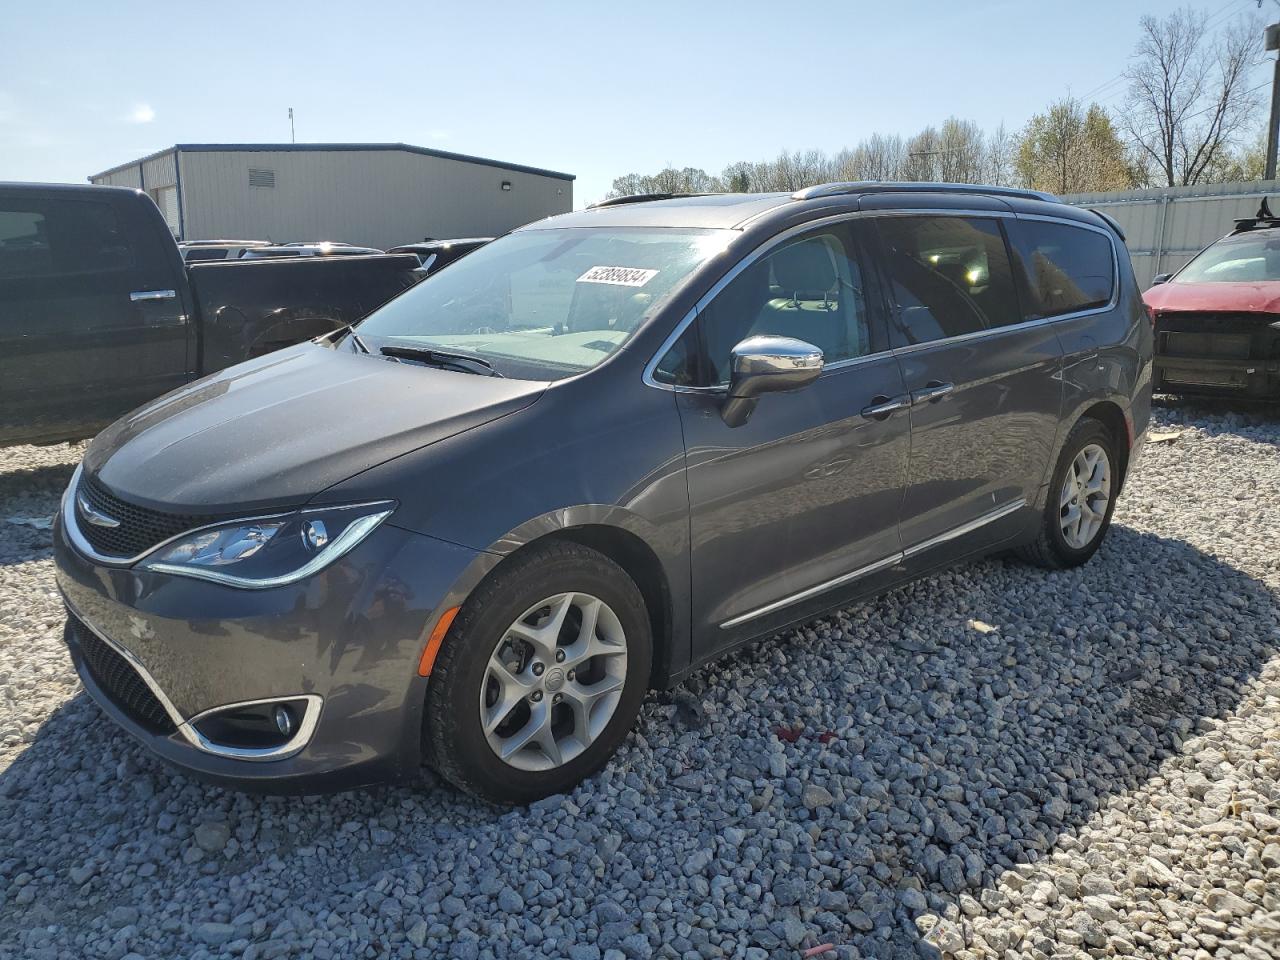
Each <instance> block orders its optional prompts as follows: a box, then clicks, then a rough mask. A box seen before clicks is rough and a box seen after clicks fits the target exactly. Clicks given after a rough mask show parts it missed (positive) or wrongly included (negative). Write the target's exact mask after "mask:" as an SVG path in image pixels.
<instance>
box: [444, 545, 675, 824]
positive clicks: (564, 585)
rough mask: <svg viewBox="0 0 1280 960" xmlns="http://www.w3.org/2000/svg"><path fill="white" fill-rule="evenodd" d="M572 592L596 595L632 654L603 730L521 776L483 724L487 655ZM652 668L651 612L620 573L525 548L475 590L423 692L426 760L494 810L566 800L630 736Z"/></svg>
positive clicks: (588, 555)
mask: <svg viewBox="0 0 1280 960" xmlns="http://www.w3.org/2000/svg"><path fill="white" fill-rule="evenodd" d="M568 592H580V593H586V594H590V595H591V596H594V597H597V598H599V599H600V600H603V601H604V603H605V604H607V605H608V606H609V607H610V608H611V609H612V611H613V612H614V614H616V616H617V618H618V622H619V623H620V624H621V626H622V628H623V631H624V633H625V636H626V649H627V662H626V676H625V679H624V681H623V688H622V695H621V697H620V699H619V701H618V703H617V706H616V707H615V708H614V712H613V716H612V717H611V718H610V719H609V721H608V723H607V724H606V725H605V727H604V728H603V730H601V731H600V733H599V735H598V736H597V737H596V738H595V740H594V741H592V742H591V744H590V745H589V746H588V747H587V748H586V749H585V750H584V751H583V752H582V753H580V754H579V755H578V756H576V757H574V758H573V759H571V760H569V761H568V762H566V763H564V764H563V765H561V766H558V767H554V768H552V769H550V770H541V771H534V770H521V769H517V768H516V767H513V766H511V765H509V764H508V763H506V762H505V761H503V760H502V759H500V758H499V757H498V755H497V754H496V753H494V751H493V749H492V748H491V747H490V746H489V742H488V740H487V739H486V738H485V734H484V730H483V728H482V726H481V722H480V714H479V710H480V696H481V690H482V686H483V684H485V682H486V679H485V678H486V672H487V669H488V663H489V657H490V656H491V654H493V652H494V649H495V648H496V647H497V645H498V643H499V641H500V640H501V639H502V638H503V636H504V635H505V634H506V632H507V629H508V628H509V627H510V626H511V624H513V623H514V622H515V621H516V619H517V618H519V617H520V615H521V614H522V613H524V612H525V611H527V610H529V609H530V608H531V607H532V606H533V605H534V604H538V603H540V602H541V601H542V600H544V599H546V598H548V597H552V596H555V595H556V594H560V593H568ZM652 662H653V638H652V633H651V628H650V621H649V612H648V610H647V608H646V607H645V603H644V598H643V597H642V596H641V594H640V590H639V588H638V587H637V586H636V584H635V582H634V581H633V580H632V579H631V578H630V577H629V576H627V574H626V572H625V571H624V570H623V569H622V568H621V567H620V566H618V565H617V564H616V563H614V562H613V561H612V560H610V559H609V558H608V557H606V556H605V555H604V554H602V553H600V552H598V551H596V550H592V549H590V548H588V547H584V546H581V545H579V544H576V543H570V542H567V541H550V542H547V543H545V544H541V545H535V546H532V547H529V548H526V549H525V550H524V551H522V552H521V553H519V554H517V555H516V556H514V557H512V558H511V559H510V560H508V561H506V562H504V563H503V564H502V565H501V566H499V567H498V568H497V569H496V570H495V571H494V572H493V573H492V574H491V575H490V576H489V577H488V578H487V579H486V580H485V581H484V582H483V583H482V584H481V585H480V586H479V587H478V588H477V589H476V590H475V592H474V593H473V594H472V595H471V596H470V597H469V598H468V599H467V602H466V603H465V604H464V605H463V607H462V609H461V610H460V611H459V612H458V616H457V618H456V619H455V620H454V622H453V624H452V626H450V628H449V632H448V634H447V635H446V636H445V639H444V643H443V644H442V645H441V648H440V652H439V654H438V655H437V657H436V661H435V664H434V666H433V668H432V671H431V680H430V682H429V684H428V686H427V703H426V710H425V714H424V717H423V731H422V734H423V746H424V759H425V760H426V762H427V763H428V764H429V765H430V766H432V767H433V768H434V769H435V770H436V771H437V772H439V773H440V774H441V775H442V776H443V777H445V779H447V780H448V781H449V782H450V783H452V784H453V785H454V786H456V787H458V788H459V789H461V790H464V791H466V792H467V793H470V794H472V795H473V796H476V797H479V798H481V799H483V800H488V801H491V802H493V803H503V804H524V803H530V802H532V801H534V800H538V799H540V798H542V797H548V796H552V795H553V794H557V793H565V792H567V791H568V790H570V789H572V788H573V787H574V786H575V785H577V784H578V783H579V782H580V781H582V780H583V779H585V778H587V777H589V776H591V775H592V774H594V773H596V772H597V771H599V770H600V769H601V768H602V767H604V765H605V764H606V763H608V761H609V758H610V757H611V756H613V753H614V751H615V750H617V748H618V746H619V744H621V743H622V741H623V739H624V738H625V737H626V735H627V733H628V731H629V730H630V729H631V727H632V725H633V724H634V723H635V719H636V716H637V714H638V713H639V712H640V705H641V703H642V702H643V700H644V697H645V694H646V692H647V690H648V685H649V672H650V666H651V664H652ZM549 674H550V671H548V675H549Z"/></svg>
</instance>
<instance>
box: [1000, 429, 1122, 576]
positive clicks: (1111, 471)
mask: <svg viewBox="0 0 1280 960" xmlns="http://www.w3.org/2000/svg"><path fill="white" fill-rule="evenodd" d="M1118 463H1119V461H1118V459H1117V457H1116V452H1115V439H1114V438H1113V437H1112V436H1111V431H1109V430H1108V429H1107V428H1106V427H1105V426H1104V425H1103V424H1102V423H1100V422H1098V421H1097V420H1092V419H1085V420H1081V421H1080V422H1079V423H1077V424H1076V425H1075V427H1074V428H1072V430H1071V433H1070V434H1069V435H1068V436H1067V442H1066V444H1065V445H1064V446H1063V448H1062V453H1061V455H1060V456H1059V458H1058V465H1057V469H1056V470H1054V473H1053V480H1052V482H1051V483H1050V484H1049V496H1048V502H1047V503H1046V504H1045V512H1044V517H1043V519H1042V520H1041V526H1040V531H1039V535H1038V536H1037V538H1036V540H1035V542H1034V543H1031V544H1029V545H1027V546H1025V547H1021V548H1019V549H1018V551H1017V552H1018V555H1019V556H1020V557H1022V558H1023V559H1024V560H1027V561H1029V562H1031V563H1034V564H1036V565H1037V566H1041V567H1048V568H1050V569H1057V570H1062V569H1066V568H1067V567H1075V566H1079V565H1080V564H1082V563H1084V562H1085V561H1086V560H1088V559H1089V558H1090V557H1092V556H1093V555H1094V554H1095V553H1096V552H1097V550H1098V547H1100V546H1101V545H1102V539H1103V537H1104V536H1106V532H1107V528H1108V527H1110V526H1111V513H1112V511H1113V510H1114V509H1115V495H1116V492H1117V490H1118V489H1119V480H1120V478H1119V475H1118V473H1117V464H1118Z"/></svg>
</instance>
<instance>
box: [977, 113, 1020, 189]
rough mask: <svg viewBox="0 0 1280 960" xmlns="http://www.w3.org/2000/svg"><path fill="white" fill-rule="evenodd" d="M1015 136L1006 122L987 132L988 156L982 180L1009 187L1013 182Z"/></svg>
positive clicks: (993, 184) (997, 185)
mask: <svg viewBox="0 0 1280 960" xmlns="http://www.w3.org/2000/svg"><path fill="white" fill-rule="evenodd" d="M1013 149H1014V138H1013V136H1011V135H1010V133H1009V131H1008V130H1006V129H1005V125H1004V123H1001V124H1000V126H998V127H996V128H995V129H994V130H992V131H991V133H989V134H987V143H986V157H985V162H984V164H983V171H982V182H983V183H989V184H991V185H992V186H996V187H1007V186H1008V185H1009V184H1011V183H1012V182H1013Z"/></svg>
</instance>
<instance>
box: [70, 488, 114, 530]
mask: <svg viewBox="0 0 1280 960" xmlns="http://www.w3.org/2000/svg"><path fill="white" fill-rule="evenodd" d="M76 506H77V507H78V508H79V509H80V516H82V517H84V518H85V520H87V521H88V522H89V523H92V524H93V525H94V526H95V527H118V526H120V521H119V520H117V519H116V518H115V517H109V516H107V515H106V514H105V513H103V512H102V511H101V510H95V509H94V508H93V507H92V506H90V505H89V501H88V500H86V499H85V498H84V494H83V493H77V494H76Z"/></svg>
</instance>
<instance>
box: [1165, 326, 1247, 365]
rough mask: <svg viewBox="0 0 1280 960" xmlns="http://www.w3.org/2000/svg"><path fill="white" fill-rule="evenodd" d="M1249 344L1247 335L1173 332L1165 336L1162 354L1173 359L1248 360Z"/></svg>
mask: <svg viewBox="0 0 1280 960" xmlns="http://www.w3.org/2000/svg"><path fill="white" fill-rule="evenodd" d="M1251 344H1252V338H1251V337H1250V336H1249V335H1248V334H1240V333H1213V332H1209V331H1205V332H1203V333H1201V332H1196V333H1188V332H1182V331H1174V332H1170V333H1166V334H1165V341H1164V353H1166V354H1167V355H1169V356H1174V357H1208V358H1213V359H1215V360H1248V359H1249V348H1250V345H1251Z"/></svg>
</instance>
